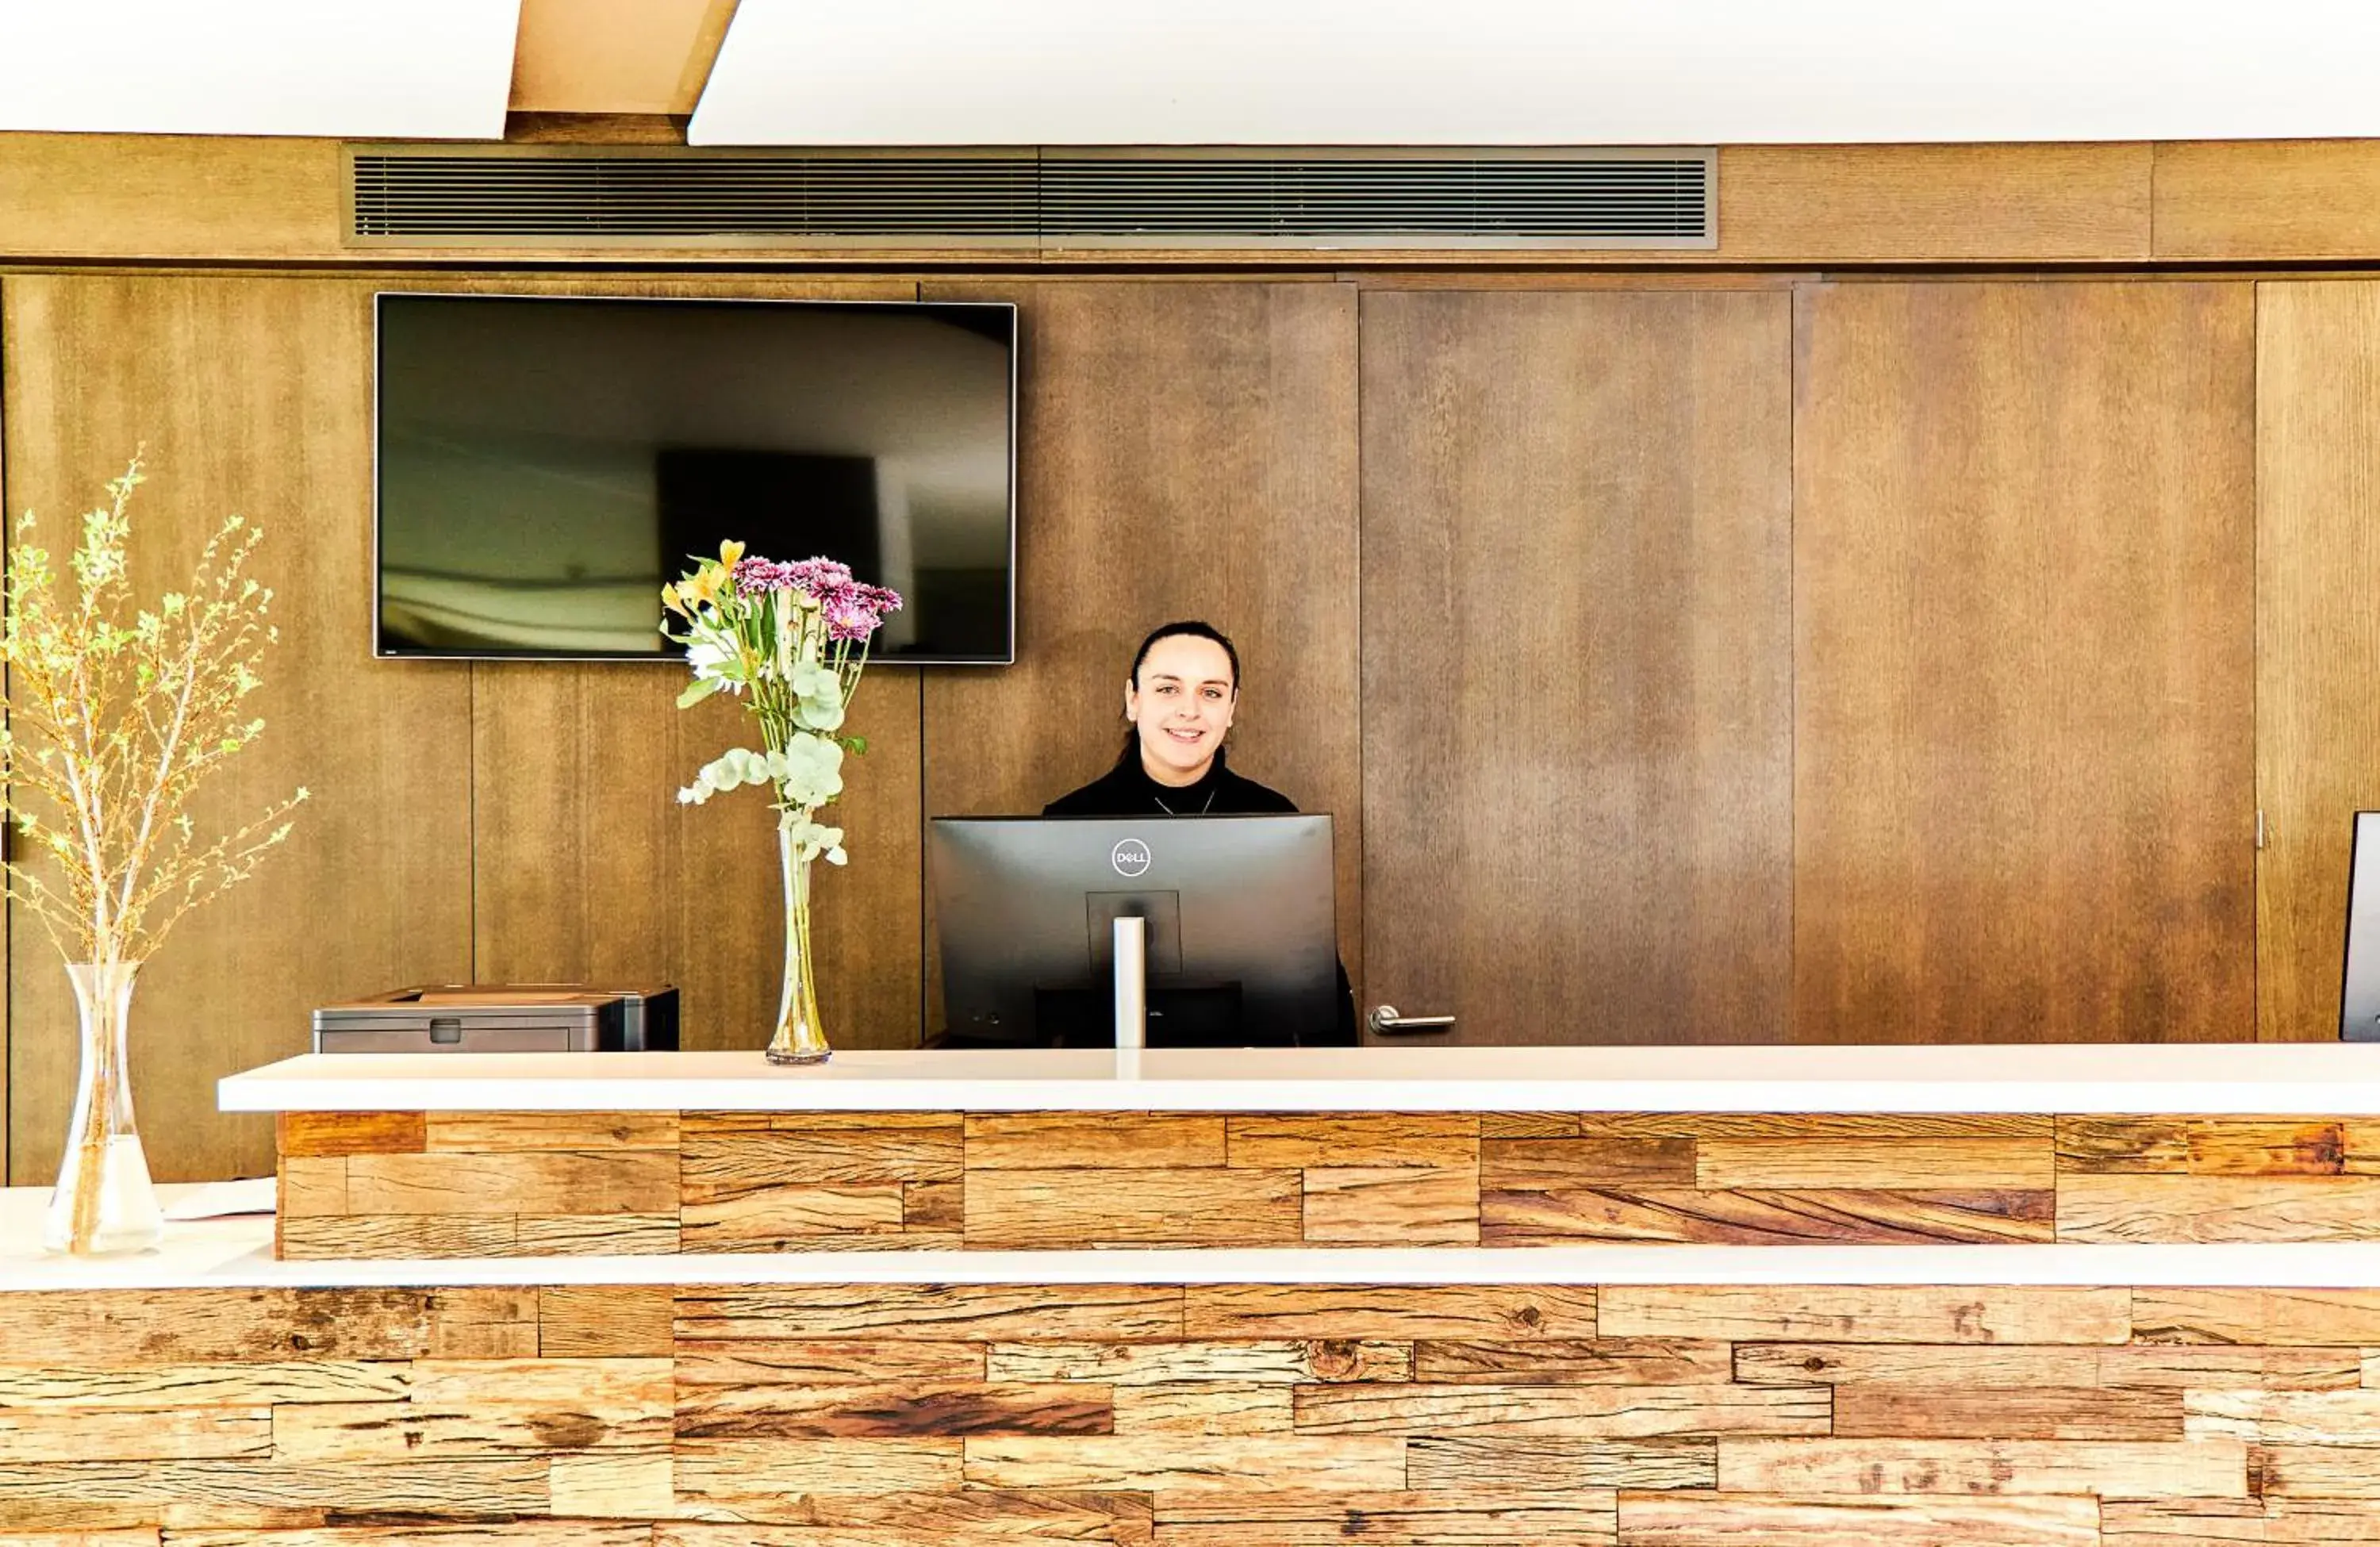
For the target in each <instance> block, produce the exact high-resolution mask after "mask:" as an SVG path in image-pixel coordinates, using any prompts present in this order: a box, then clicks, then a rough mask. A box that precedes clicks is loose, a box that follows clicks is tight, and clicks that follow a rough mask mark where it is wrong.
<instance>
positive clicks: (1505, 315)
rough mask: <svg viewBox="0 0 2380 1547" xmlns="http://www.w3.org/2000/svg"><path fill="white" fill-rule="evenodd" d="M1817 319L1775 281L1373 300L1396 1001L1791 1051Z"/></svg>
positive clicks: (1375, 622) (1476, 1015) (1370, 885)
mask: <svg viewBox="0 0 2380 1547" xmlns="http://www.w3.org/2000/svg"><path fill="white" fill-rule="evenodd" d="M1790 334H1791V320H1790V316H1789V313H1788V310H1787V307H1786V305H1785V302H1784V300H1783V298H1781V297H1779V296H1778V295H1774V294H1757V293H1722V292H1704V293H1698V294H1683V293H1667V294H1658V293H1649V292H1648V293H1640V294H1626V293H1621V292H1612V291H1604V292H1595V293H1584V292H1583V293H1571V294H1550V293H1536V294H1531V293H1524V292H1512V291H1503V292H1492V293H1491V292H1478V293H1469V294H1465V293H1460V292H1452V291H1441V292H1427V291H1403V292H1390V291H1374V292H1368V293H1366V296H1365V298H1364V304H1363V335H1364V341H1363V357H1362V366H1363V396H1362V402H1363V441H1364V453H1363V461H1362V472H1363V485H1364V496H1363V510H1364V599H1363V600H1364V629H1365V639H1364V699H1363V702H1364V727H1363V735H1364V758H1363V768H1364V784H1365V789H1364V801H1365V824H1364V868H1365V889H1366V919H1367V920H1368V922H1367V925H1366V930H1367V936H1366V947H1365V949H1366V956H1367V959H1369V960H1370V961H1372V962H1373V963H1374V964H1375V981H1373V983H1372V985H1371V991H1370V993H1369V998H1370V1000H1372V1001H1373V1002H1382V1001H1385V1002H1387V1003H1390V1004H1394V1005H1401V1006H1403V1008H1405V1009H1406V1010H1408V1011H1409V1012H1412V1013H1416V1014H1418V1013H1424V1012H1428V1013H1444V1012H1451V1013H1453V1014H1455V1015H1456V1016H1457V1017H1459V1018H1458V1021H1457V1024H1456V1027H1455V1029H1454V1033H1453V1036H1454V1038H1455V1040H1457V1041H1468V1042H1529V1041H1539V1042H1543V1041H1577V1040H1581V1039H1592V1040H1597V1041H1664V1042H1667V1041H1730V1042H1741V1041H1775V1040H1782V1039H1783V1038H1784V1037H1785V1035H1786V1033H1787V1030H1788V1014H1789V1005H1790V978H1791V958H1790V945H1791V889H1790V888H1791V849H1790V844H1791V839H1790V835H1789V834H1790V827H1791V822H1790V816H1791V783H1790V781H1791V690H1790V684H1791V657H1790V652H1789V641H1790V639H1791V546H1790V545H1791V399H1790V396H1789V392H1788V383H1789V380H1790V376H1789V372H1790ZM1489 616H1493V617H1495V618H1498V619H1499V620H1500V622H1499V624H1498V626H1497V627H1493V628H1480V627H1473V626H1471V624H1472V623H1473V622H1475V620H1476V619H1478V618H1483V617H1489ZM1551 663H1560V664H1561V665H1560V671H1559V673H1558V674H1557V676H1554V677H1547V676H1545V675H1544V674H1545V673H1546V672H1547V671H1548V670H1549V669H1551V668H1550V667H1549V664H1551ZM1516 682H1524V683H1528V684H1530V686H1529V688H1527V690H1524V691H1518V692H1516V691H1514V688H1513V685H1514V683H1516ZM1451 810H1492V811H1495V812H1496V813H1497V820H1496V821H1495V822H1488V823H1481V822H1471V823H1463V822H1448V821H1447V820H1446V813H1447V812H1449V811H1451ZM1516 916H1519V917H1542V918H1545V919H1565V920H1593V921H1594V922H1593V927H1591V928H1580V929H1568V930H1559V931H1556V932H1553V933H1552V934H1551V935H1548V933H1547V932H1545V931H1542V930H1530V929H1514V928H1513V927H1512V920H1513V919H1514V918H1515V917H1516ZM1549 949H1550V951H1551V955H1550V956H1548V951H1549Z"/></svg>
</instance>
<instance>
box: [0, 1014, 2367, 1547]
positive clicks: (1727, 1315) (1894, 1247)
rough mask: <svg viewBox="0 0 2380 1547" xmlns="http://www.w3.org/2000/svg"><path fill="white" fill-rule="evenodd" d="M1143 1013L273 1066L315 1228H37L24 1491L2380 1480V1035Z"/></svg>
mask: <svg viewBox="0 0 2380 1547" xmlns="http://www.w3.org/2000/svg"><path fill="white" fill-rule="evenodd" d="M970 1060H973V1061H974V1062H973V1063H972V1064H971V1065H970V1063H969V1061H970ZM2136 1063H2137V1064H2148V1065H2149V1067H2147V1068H2145V1069H2143V1070H2140V1071H2138V1072H2134V1071H2133V1069H2132V1068H2131V1066H2132V1065H2134V1064H2136ZM1970 1065H1972V1066H1975V1067H1977V1068H1979V1069H1981V1070H1982V1071H1984V1072H1983V1073H1982V1074H1981V1075H1980V1076H1977V1075H1972V1074H1965V1073H1962V1072H1961V1071H1962V1068H1963V1067H1964V1066H1970ZM1100 1069H1101V1065H1100V1061H1099V1058H1098V1056H1097V1055H1087V1056H1086V1055H1075V1054H1009V1055H972V1054H839V1055H838V1056H837V1058H836V1060H835V1061H834V1063H832V1065H830V1066H828V1068H827V1069H826V1070H820V1071H775V1070H771V1069H768V1068H767V1067H766V1066H764V1065H763V1064H762V1063H761V1061H760V1060H759V1057H758V1055H757V1054H755V1055H751V1056H749V1057H740V1056H736V1055H728V1054H717V1055H710V1054H684V1055H676V1056H671V1055H658V1054H656V1055H639V1056H634V1057H631V1056H629V1055H611V1056H608V1057H606V1056H601V1055H599V1056H597V1057H594V1058H577V1057H571V1056H568V1055H553V1056H551V1057H533V1056H528V1055H523V1056H519V1057H507V1058H495V1057H488V1056H482V1055H472V1056H468V1057H466V1056H455V1057H426V1058H412V1059H391V1058H377V1057H374V1058H365V1057H343V1058H335V1059H332V1058H306V1059H297V1060H293V1061H291V1062H289V1063H287V1064H284V1065H277V1066H273V1067H272V1068H270V1069H265V1070H260V1071H256V1072H255V1073H252V1074H249V1075H244V1076H239V1077H236V1078H233V1079H231V1080H228V1081H226V1082H225V1085H224V1089H223V1099H224V1104H225V1106H226V1107H231V1108H235V1109H241V1110H269V1111H277V1112H279V1113H281V1114H282V1122H281V1134H282V1178H281V1179H282V1188H283V1193H284V1199H285V1209H284V1213H283V1214H282V1216H281V1217H280V1218H279V1220H278V1222H277V1234H278V1237H279V1241H278V1248H277V1249H276V1244H275V1236H276V1224H275V1222H273V1221H267V1220H264V1219H261V1218H254V1219H245V1220H227V1221H214V1222H208V1223H204V1224H191V1225H183V1226H176V1229H175V1233H174V1234H173V1236H171V1237H170V1238H169V1240H168V1242H167V1244H166V1247H165V1248H164V1249H163V1250H162V1251H160V1252H157V1253H153V1254H150V1255H146V1256H141V1257H135V1258H130V1259H123V1260H110V1261H97V1262H75V1261H64V1260H57V1259H42V1258H37V1257H34V1256H31V1255H30V1252H29V1251H27V1250H25V1249H22V1248H21V1247H19V1248H18V1249H17V1250H16V1252H15V1254H13V1255H8V1256H6V1257H0V1285H5V1287H6V1290H7V1292H6V1294H0V1543H6V1547H20V1544H21V1543H31V1542H38V1543H45V1544H52V1547H67V1544H69V1543H72V1544H76V1547H81V1544H85V1543H119V1542H120V1543H145V1542H156V1543H175V1544H183V1543H188V1544H203V1547H230V1544H232V1543H242V1544H246V1543H265V1544H274V1543H278V1544H280V1547H430V1544H433V1543H434V1544H436V1547H465V1544H479V1543H490V1544H494V1543H516V1544H529V1547H549V1544H552V1547H560V1544H562V1543H573V1544H577V1543H588V1544H592V1547H910V1544H917V1547H925V1544H935V1547H943V1544H955V1547H995V1544H997V1547H1038V1544H1040V1543H1045V1542H1106V1543H1143V1544H1150V1547H1164V1544H1173V1547H1272V1544H1284V1547H1306V1544H1315V1547H1318V1544H1321V1543H1326V1542H1327V1543H1334V1544H1344V1543H1346V1542H1350V1541H1362V1542H1371V1543H1377V1544H1389V1547H1402V1544H1411V1547H1421V1544H1426V1543H1448V1544H1452V1547H1486V1544H1505V1543H1548V1544H1557V1547H1573V1544H1585V1543H1599V1544H1630V1547H1634V1544H1645V1547H1655V1544H1659V1547H1706V1544H1707V1547H1720V1544H1726V1547H1755V1544H1758V1547H1805V1544H1808V1547H1815V1544H1819V1543H1828V1544H1832V1543H1858V1544H1862V1547H1866V1544H1881V1547H1892V1544H1921V1543H1922V1544H1940V1547H1952V1544H1985V1543H1989V1544H2007V1547H2019V1544H2022V1547H2038V1544H2050V1547H2064V1544H2074V1547H2083V1544H2115V1547H2193V1544H2197V1543H2224V1544H2227V1547H2228V1544H2236V1543H2246V1542H2258V1543H2333V1542H2341V1543H2347V1542H2359V1541H2362V1542H2380V1390H2374V1389H2372V1388H2370V1387H2368V1386H2367V1385H2366V1372H2367V1363H2366V1358H2367V1356H2366V1352H2365V1351H2366V1350H2367V1349H2374V1350H2380V1192H2375V1191H2374V1189H2375V1188H2380V1118H2375V1119H2371V1120H2368V1121H2367V1120H2366V1119H2365V1118H2364V1117H2362V1116H2360V1115H2358V1114H2365V1113H2374V1112H2380V1049H2374V1050H2365V1049H2362V1048H2347V1047H2335V1046H2325V1047H2298V1048H2290V1047H2279V1046H2272V1047H2247V1046H2242V1047H2228V1048H2215V1049H2208V1048H2158V1049H2154V1050H2150V1049H2108V1048H2030V1049H2022V1050H2003V1049H1972V1048H1970V1049H1948V1048H1926V1049H1916V1048H1865V1049H1852V1048H1824V1049H1821V1048H1811V1049H1799V1050H1793V1049H1708V1048H1706V1049H1665V1050H1650V1049H1546V1050H1519V1049H1481V1050H1458V1049H1440V1050H1430V1051H1429V1052H1428V1053H1427V1054H1421V1053H1415V1052H1407V1051H1404V1050H1395V1051H1379V1052H1378V1053H1377V1054H1375V1052H1374V1051H1372V1050H1362V1051H1335V1052H1329V1053H1326V1052H1324V1051H1322V1050H1311V1051H1305V1052H1299V1051H1294V1050H1293V1051H1287V1052H1282V1053H1268V1054H1186V1053H1184V1054H1162V1053H1154V1052H1153V1053H1151V1054H1147V1064H1146V1072H1147V1078H1144V1079H1142V1080H1139V1081H1136V1082H1130V1081H1114V1080H1108V1079H1103V1078H1099V1074H1100ZM1351 1070H1353V1071H1355V1072H1354V1074H1353V1075H1352V1076H1351V1074H1350V1071H1351ZM1516 1098H1517V1099H1516ZM41 1202H42V1196H41V1194H40V1193H39V1192H38V1191H35V1190H33V1189H19V1190H18V1191H15V1192H12V1193H9V1194H7V1195H6V1196H0V1230H5V1236H0V1238H5V1239H6V1241H8V1242H12V1243H25V1242H29V1241H30V1240H31V1239H32V1238H34V1236H35V1235H37V1231H36V1229H35V1227H34V1222H35V1220H36V1218H37V1216H38V1212H39V1208H40V1204H41ZM309 1222H324V1223H323V1224H322V1228H320V1229H309V1228H301V1227H302V1226H306V1225H308V1223H309ZM607 1222H610V1223H609V1224H607ZM607 1229H616V1231H617V1236H616V1239H613V1240H610V1241H607V1239H606V1231H607ZM2372 1357H2373V1358H2374V1361H2375V1362H2374V1364H2373V1365H2372V1366H2371V1367H2370V1368H2373V1369H2380V1354H2374V1356H2372Z"/></svg>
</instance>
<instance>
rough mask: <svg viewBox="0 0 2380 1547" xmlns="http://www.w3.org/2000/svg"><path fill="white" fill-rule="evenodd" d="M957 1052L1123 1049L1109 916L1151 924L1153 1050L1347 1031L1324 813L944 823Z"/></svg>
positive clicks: (938, 865)
mask: <svg viewBox="0 0 2380 1547" xmlns="http://www.w3.org/2000/svg"><path fill="white" fill-rule="evenodd" d="M929 845H930V849H931V852H930V855H929V861H930V864H931V868H932V871H933V886H934V924H935V931H936V933H937V934H938V935H939V936H940V937H941V954H942V999H943V1005H944V1009H945V1013H946V1019H947V1026H946V1028H945V1030H944V1032H943V1036H942V1041H943V1042H944V1044H945V1045H952V1046H985V1045H991V1046H1045V1047H1046V1046H1057V1047H1085V1046H1113V1045H1114V1042H1115V997H1114V980H1113V976H1112V974H1113V972H1114V968H1115V944H1114V942H1115V920H1117V919H1118V918H1119V917H1126V916H1134V917H1138V918H1142V919H1146V920H1147V921H1148V922H1147V930H1148V935H1147V942H1148V944H1147V972H1148V978H1147V1005H1148V1031H1147V1038H1148V1045H1149V1046H1151V1047H1201V1046H1204V1047H1269V1046H1289V1045H1303V1044H1308V1043H1330V1042H1333V1041H1341V1040H1342V1038H1341V1036H1340V1027H1341V1017H1340V1014H1339V1012H1340V991H1339V954H1338V944H1337V941H1336V937H1335V909H1334V907H1333V899H1332V883H1331V870H1330V818H1329V817H1327V816H1314V815H1281V816H1184V817H1156V816H1145V817H937V818H935V819H934V821H933V822H932V826H931V834H930V837H929Z"/></svg>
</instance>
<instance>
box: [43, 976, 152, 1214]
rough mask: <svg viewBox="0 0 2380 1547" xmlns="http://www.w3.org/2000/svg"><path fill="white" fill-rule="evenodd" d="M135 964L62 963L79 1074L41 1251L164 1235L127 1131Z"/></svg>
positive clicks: (134, 1139)
mask: <svg viewBox="0 0 2380 1547" xmlns="http://www.w3.org/2000/svg"><path fill="white" fill-rule="evenodd" d="M139 975H140V963H139V962H137V961H105V962H79V963H70V964H68V966H67V977H68V978H70V979H72V980H73V981H74V991H75V1007H76V1009H77V1010H78V1011H79V1015H80V1019H81V1026H82V1072H81V1074H80V1075H79V1077H78V1078H77V1079H76V1081H75V1100H74V1116H73V1117H72V1118H71V1119H70V1120H69V1121H68V1123H67V1152H66V1159H65V1161H64V1162H63V1163H60V1165H59V1167H58V1185H57V1189H56V1190H55V1192H53V1193H52V1194H51V1195H50V1213H49V1220H48V1223H47V1224H46V1225H45V1227H44V1228H43V1230H42V1246H43V1247H44V1248H46V1249H48V1250H51V1251H59V1252H66V1253H67V1254H69V1255H72V1256H75V1257H100V1256H105V1255H108V1254H111V1253H115V1252H128V1251H146V1250H148V1249H150V1248H152V1247H153V1246H155V1245H156V1244H157V1241H158V1238H159V1237H160V1236H163V1235H164V1229H165V1226H164V1219H163V1217H162V1216H161V1215H160V1214H159V1213H158V1212H157V1193H156V1189H155V1188H152V1187H151V1186H150V1185H149V1162H148V1160H147V1158H146V1157H145V1156H143V1155H142V1154H141V1152H140V1133H139V1131H138V1130H137V1129H135V1128H134V1127H133V1125H132V1068H131V1065H130V1064H129V1063H128V1061H127V1059H126V1057H125V1028H126V1025H127V1023H128V1020H129V1018H130V1015H131V1010H132V982H133V980H134V979H135V978H136V977H138V976H139Z"/></svg>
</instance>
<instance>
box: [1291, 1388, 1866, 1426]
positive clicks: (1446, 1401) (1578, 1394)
mask: <svg viewBox="0 0 2380 1547" xmlns="http://www.w3.org/2000/svg"><path fill="white" fill-rule="evenodd" d="M1828 1410H1829V1408H1828V1391H1827V1389H1826V1388H1825V1387H1823V1386H1814V1387H1802V1388H1797V1387H1785V1386H1733V1385H1728V1386H1720V1385H1708V1386H1522V1385H1501V1386H1491V1385H1477V1384H1463V1385H1451V1386H1434V1385H1394V1384H1387V1383H1354V1384H1347V1385H1333V1386H1308V1387H1303V1388H1300V1389H1299V1390H1298V1392H1297V1428H1298V1431H1299V1432H1300V1433H1306V1434H1409V1435H1416V1436H1418V1435H1432V1434H1543V1435H1548V1436H1556V1437H1564V1438H1570V1439H1584V1440H1595V1439H1614V1440H1619V1439H1643V1438H1648V1437H1652V1436H1657V1435H1668V1434H1824V1433H1826V1432H1828Z"/></svg>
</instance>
